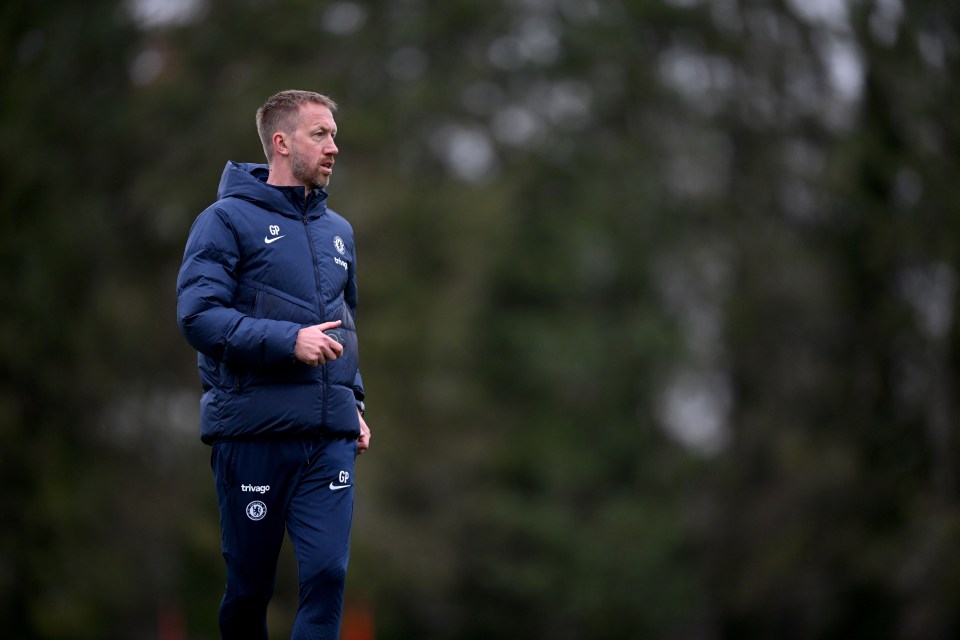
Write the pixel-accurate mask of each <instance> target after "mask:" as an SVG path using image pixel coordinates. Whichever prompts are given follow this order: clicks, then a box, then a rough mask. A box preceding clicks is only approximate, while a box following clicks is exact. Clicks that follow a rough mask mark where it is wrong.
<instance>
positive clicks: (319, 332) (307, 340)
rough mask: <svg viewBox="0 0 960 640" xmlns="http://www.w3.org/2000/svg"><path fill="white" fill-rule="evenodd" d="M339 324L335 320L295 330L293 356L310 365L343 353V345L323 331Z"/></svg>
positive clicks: (331, 359) (332, 358)
mask: <svg viewBox="0 0 960 640" xmlns="http://www.w3.org/2000/svg"><path fill="white" fill-rule="evenodd" d="M339 326H340V321H339V320H335V321H333V322H324V323H323V324H315V325H313V326H311V327H304V328H303V329H300V331H298V332H297V344H296V345H294V347H293V357H295V358H296V359H297V360H299V361H300V362H303V363H304V364H308V365H310V366H311V367H316V366H318V365H321V364H324V363H325V362H332V361H334V360H336V359H337V358H339V357H340V356H341V355H343V345H342V344H340V343H339V342H337V341H336V340H335V339H333V338H331V337H330V336H328V335H326V334H325V333H324V331H328V330H330V329H336V328H337V327H339Z"/></svg>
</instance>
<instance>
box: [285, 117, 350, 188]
mask: <svg viewBox="0 0 960 640" xmlns="http://www.w3.org/2000/svg"><path fill="white" fill-rule="evenodd" d="M336 135H337V123H336V122H334V120H333V114H332V113H331V112H330V109H328V108H327V107H325V106H323V105H320V104H314V103H312V102H310V103H307V104H304V105H301V106H300V122H299V124H298V125H297V129H296V131H294V133H293V136H292V138H291V139H290V171H291V173H293V177H294V178H296V179H297V181H298V182H299V183H300V184H302V185H303V186H305V187H307V188H308V189H317V188H326V186H327V185H328V184H330V176H331V175H332V174H333V164H334V157H335V156H336V155H337V154H338V153H340V150H339V149H337V145H336V144H335V143H334V140H333V139H334V138H335V137H336Z"/></svg>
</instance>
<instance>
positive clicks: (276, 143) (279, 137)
mask: <svg viewBox="0 0 960 640" xmlns="http://www.w3.org/2000/svg"><path fill="white" fill-rule="evenodd" d="M273 153H274V155H277V154H279V155H281V156H286V155H289V154H290V147H288V146H287V136H286V134H285V133H284V132H283V131H277V132H276V133H274V134H273Z"/></svg>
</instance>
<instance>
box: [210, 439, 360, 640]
mask: <svg viewBox="0 0 960 640" xmlns="http://www.w3.org/2000/svg"><path fill="white" fill-rule="evenodd" d="M356 456H357V443H356V441H355V440H344V439H337V440H327V439H305V440H245V441H224V442H217V443H215V444H214V445H213V452H212V454H211V466H212V467H213V472H214V477H215V480H216V486H217V502H218V504H219V507H220V530H221V545H222V550H223V558H224V560H225V561H226V566H227V586H226V590H225V592H224V595H223V600H222V601H221V603H220V614H219V622H220V634H221V638H223V640H267V604H268V603H269V601H270V598H271V596H273V589H274V583H275V579H276V570H277V559H278V557H279V554H280V547H281V544H282V543H283V533H284V529H286V530H287V531H288V532H289V534H290V540H291V541H292V542H293V546H294V552H295V555H296V558H297V568H298V572H299V580H300V604H299V607H298V609H297V617H296V621H295V622H294V626H293V633H292V635H291V639H292V640H337V638H338V636H339V633H340V618H341V615H342V611H343V589H344V584H345V582H346V573H347V561H348V559H349V556H350V524H351V522H352V520H353V483H354V477H353V470H354V467H353V464H354V460H355V459H356Z"/></svg>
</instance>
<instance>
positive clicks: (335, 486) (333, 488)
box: [330, 482, 350, 491]
mask: <svg viewBox="0 0 960 640" xmlns="http://www.w3.org/2000/svg"><path fill="white" fill-rule="evenodd" d="M349 486H350V485H349V484H333V483H332V482H331V483H330V491H339V490H340V489H346V488H347V487H349Z"/></svg>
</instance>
